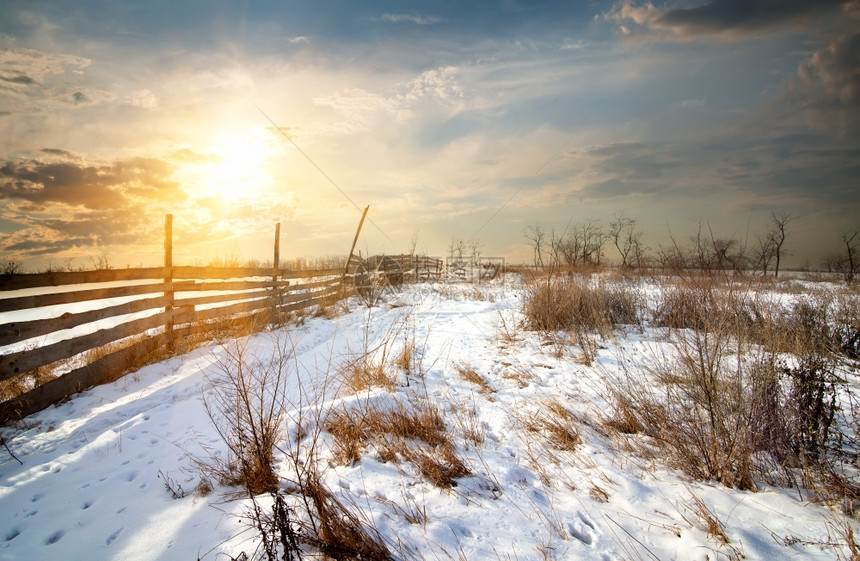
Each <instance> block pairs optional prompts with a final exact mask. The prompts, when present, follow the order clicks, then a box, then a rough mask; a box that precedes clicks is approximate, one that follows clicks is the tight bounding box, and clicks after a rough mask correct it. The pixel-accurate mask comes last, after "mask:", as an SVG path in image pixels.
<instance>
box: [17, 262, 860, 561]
mask: <svg viewBox="0 0 860 561" xmlns="http://www.w3.org/2000/svg"><path fill="white" fill-rule="evenodd" d="M521 299H522V291H521V287H519V286H518V284H517V282H516V280H513V279H509V280H508V281H507V282H505V283H499V284H490V285H483V286H480V287H475V286H473V285H468V284H453V285H451V284H439V285H428V284H424V285H416V286H412V287H407V288H405V289H404V290H403V291H402V292H401V293H399V294H397V295H393V296H390V297H389V298H387V300H386V301H385V302H384V303H383V304H382V305H380V306H378V307H375V308H372V309H367V308H365V307H363V306H361V305H359V303H358V302H357V301H356V302H349V303H347V307H348V310H346V311H345V313H343V314H341V315H339V316H337V317H335V318H334V319H326V318H323V317H318V318H312V319H309V320H307V321H306V322H304V323H303V324H301V325H298V326H296V325H293V326H290V327H288V328H285V329H282V330H277V331H271V332H266V333H261V334H257V335H254V336H251V337H248V338H245V339H242V340H240V341H236V342H231V343H227V344H226V345H225V346H222V345H218V344H215V343H213V344H212V345H211V346H208V347H204V348H200V349H197V350H195V351H193V352H191V353H189V354H186V355H183V356H179V357H175V358H173V359H170V360H168V361H165V362H162V363H159V364H155V365H152V366H148V367H145V368H143V369H141V370H140V371H138V372H135V373H131V374H129V375H126V376H125V377H124V378H122V379H120V380H118V381H117V382H115V383H113V384H110V385H106V386H101V387H98V388H94V389H91V390H89V391H86V392H83V393H81V394H79V395H77V396H75V397H74V398H73V399H71V400H69V401H68V402H66V403H64V404H62V405H59V406H57V407H52V408H50V409H48V410H45V411H43V412H41V413H38V414H35V415H32V416H30V417H28V418H27V419H26V420H25V421H24V422H23V423H20V424H19V425H18V426H16V427H11V428H3V429H0V430H2V435H3V438H4V439H5V441H6V442H7V443H8V445H9V447H10V449H11V450H12V451H13V452H14V453H15V454H16V455H17V457H18V458H20V460H21V462H22V463H23V464H19V463H18V462H17V461H16V460H15V459H13V458H12V457H11V456H10V455H9V454H8V453H7V451H6V450H4V449H0V508H2V512H3V516H2V519H0V559H10V560H12V559H15V560H17V559H88V560H99V559H116V560H122V561H144V560H155V559H165V560H166V559H184V560H191V559H204V560H213V561H214V560H220V559H229V558H239V557H240V555H241V553H242V552H246V553H247V554H249V555H250V554H251V553H253V551H254V550H255V547H256V542H255V540H256V534H255V532H254V531H253V530H251V529H249V527H248V517H247V512H248V508H249V501H248V499H247V498H242V497H239V496H238V493H237V490H238V489H237V488H225V487H223V486H219V485H216V486H215V489H214V491H212V492H211V493H209V494H206V495H201V494H200V493H194V492H191V491H193V490H194V489H195V487H197V485H198V483H199V481H200V479H201V477H202V476H203V475H202V472H201V469H200V467H199V463H200V462H204V463H205V462H206V461H211V460H209V459H210V458H211V457H212V456H213V455H214V456H219V455H220V456H221V457H223V455H224V454H225V452H224V450H225V445H224V443H223V441H222V440H221V439H220V437H219V436H218V434H217V432H216V431H215V428H214V426H213V424H212V421H211V420H210V418H209V416H208V415H207V413H206V410H205V407H204V399H205V397H204V396H206V395H208V393H209V392H211V389H212V388H211V384H212V381H213V380H214V379H215V378H217V377H218V376H219V375H220V374H222V373H223V372H222V371H223V369H224V365H225V364H228V363H229V362H230V360H231V359H230V357H231V356H234V355H235V354H236V352H237V349H242V352H244V353H245V356H246V358H249V362H250V363H254V362H257V363H260V364H266V363H268V362H271V360H272V359H273V357H274V358H277V353H276V352H275V350H276V349H277V348H282V349H283V348H286V349H288V350H289V351H290V352H291V356H290V357H289V359H288V360H287V363H288V365H289V375H290V383H289V386H288V389H287V390H286V395H285V397H286V398H287V399H288V400H289V403H291V404H293V406H294V409H293V410H291V411H288V414H287V416H286V418H285V420H284V424H285V427H284V429H285V430H284V434H285V435H286V436H285V437H286V438H288V439H293V438H295V437H296V434H297V432H299V431H298V430H297V427H296V424H297V422H298V421H301V423H302V424H303V426H302V435H304V434H307V433H309V432H310V433H313V428H312V427H309V426H308V425H309V424H312V423H313V422H314V420H319V419H321V418H322V416H324V415H325V414H326V413H328V412H333V411H339V410H344V409H346V408H350V407H362V406H368V404H370V403H381V404H385V403H389V404H394V403H409V402H414V401H416V400H425V399H426V400H429V402H430V403H432V404H435V405H436V407H437V408H438V409H439V411H440V413H441V414H442V416H443V419H444V421H445V426H446V427H447V430H448V431H449V433H450V434H451V435H452V438H453V441H454V443H455V450H454V451H455V453H456V454H457V455H459V457H460V458H462V460H463V461H464V463H465V465H466V467H467V468H468V471H469V472H470V474H469V475H467V476H464V477H460V478H458V479H457V481H456V483H457V485H456V486H454V487H451V488H440V487H438V486H434V485H433V484H432V483H430V482H429V481H427V480H426V478H423V477H422V476H421V475H420V474H419V473H418V472H417V470H416V469H415V468H414V467H413V466H412V465H411V464H409V463H406V462H387V463H386V462H382V461H380V460H379V459H378V455H377V454H375V453H374V452H373V450H370V449H368V450H365V451H364V453H363V454H362V456H361V458H360V460H359V461H358V462H356V463H354V464H352V465H342V464H340V463H337V462H329V461H328V458H329V456H328V453H329V452H328V445H330V444H331V438H330V436H329V435H327V434H325V433H322V434H321V436H320V438H319V449H320V468H321V469H322V470H323V480H324V482H325V483H326V485H327V487H328V488H329V490H331V491H332V492H333V493H334V494H335V496H336V497H338V498H339V499H340V501H341V502H343V503H344V504H347V505H349V506H350V508H352V510H353V512H355V513H357V514H358V515H359V517H360V518H361V519H362V520H363V521H364V522H365V523H367V524H368V525H370V526H373V527H375V528H376V529H377V530H378V532H379V534H380V535H381V536H382V538H383V539H384V541H385V543H386V545H387V546H388V548H389V550H390V551H391V552H392V554H393V556H394V557H395V558H403V559H470V560H473V559H474V560H477V559H502V560H520V561H525V560H528V559H589V560H590V559H605V560H609V559H631V560H638V559H664V560H665V559H702V560H704V559H727V558H746V559H828V560H830V559H834V558H839V557H841V558H845V559H848V558H849V557H850V553H849V552H848V551H847V549H843V548H842V546H841V545H833V544H835V543H836V542H839V541H840V540H841V539H842V538H841V537H840V533H839V531H840V528H842V527H843V526H842V524H843V523H844V522H843V521H842V519H840V518H839V517H838V516H837V515H836V514H835V513H834V512H833V511H831V510H828V509H827V508H825V507H823V506H821V505H818V504H816V503H812V502H809V501H807V500H804V498H802V497H799V495H798V491H797V490H796V489H779V488H772V487H768V486H766V485H764V484H760V485H759V487H760V488H759V490H758V492H755V493H754V492H744V491H737V490H733V489H728V488H725V487H723V486H721V485H717V484H705V483H698V482H693V481H690V480H689V479H688V478H687V477H685V476H684V475H683V474H681V473H678V472H675V471H672V470H670V469H668V468H667V467H666V465H664V464H663V463H662V462H661V461H660V458H647V459H645V458H641V457H637V456H636V455H634V454H632V453H631V452H630V451H629V450H627V449H626V448H625V447H624V446H622V445H621V443H620V441H619V440H618V437H617V436H612V435H611V434H609V433H608V432H607V431H604V430H601V428H600V427H601V424H600V421H599V420H600V416H601V415H602V414H609V410H608V405H607V401H606V396H607V395H608V391H607V388H608V386H609V385H611V384H612V383H613V381H614V380H615V379H616V377H618V376H621V368H620V365H621V363H622V362H623V363H624V365H625V368H627V369H630V368H636V365H637V364H639V362H640V361H643V360H647V357H648V356H652V355H653V353H654V352H655V346H657V345H660V344H662V343H661V341H660V338H659V335H658V334H657V332H656V331H653V332H652V331H651V330H647V329H646V330H644V331H643V330H639V329H636V328H633V327H630V328H629V329H622V330H620V331H619V332H618V333H617V335H616V338H615V339H614V340H606V341H600V346H599V348H598V349H597V354H596V357H595V359H594V361H593V362H591V364H590V365H587V364H585V363H586V362H588V361H585V360H582V357H581V353H580V351H579V350H578V349H577V348H576V347H573V346H570V347H562V346H560V345H559V344H547V342H546V341H545V340H544V338H543V337H542V335H541V334H540V333H536V332H526V331H524V330H522V329H521V328H520V323H521V320H522V316H521V311H520V309H521ZM410 341H414V343H415V348H416V354H415V355H414V357H413V366H414V367H413V368H411V369H410V370H411V372H408V373H407V371H405V370H403V369H401V368H398V367H396V366H394V364H393V359H394V357H395V355H397V353H398V352H399V348H400V347H402V345H403V344H404V343H406V342H410ZM368 352H370V355H371V357H375V358H377V359H378V360H383V359H384V360H386V361H387V362H386V368H387V370H388V371H389V374H390V375H391V376H392V377H393V379H394V380H395V387H394V389H393V390H392V391H390V392H389V391H387V390H384V389H381V388H375V389H369V390H363V391H362V392H359V394H358V395H350V394H349V392H348V391H347V390H346V389H345V388H344V387H343V386H342V384H341V383H340V382H341V379H340V377H339V372H340V371H341V370H343V368H342V366H343V365H344V364H346V363H348V362H350V361H352V360H355V359H356V358H358V357H360V356H362V355H364V354H365V353H368ZM383 355H385V357H383ZM468 366H471V367H472V368H473V369H474V371H475V372H476V373H478V374H480V375H481V376H482V377H483V379H484V380H485V381H486V384H487V387H481V386H480V385H478V384H476V383H473V382H470V381H467V380H465V379H464V376H463V375H461V373H460V372H459V370H463V369H464V368H465V367H468ZM323 382H325V383H323ZM299 390H301V391H299ZM210 402H211V401H210ZM550 403H555V404H561V405H562V406H563V407H564V408H566V409H568V410H569V412H570V413H571V416H572V419H573V423H574V424H575V427H576V431H577V432H578V434H579V437H580V438H581V441H580V442H579V443H578V445H576V446H575V447H574V448H573V449H572V450H565V449H563V447H558V446H554V445H553V444H552V443H550V442H548V441H547V440H546V439H545V438H544V435H542V434H541V433H540V432H535V431H533V430H530V427H531V426H533V422H532V421H534V420H535V419H538V418H539V417H540V416H541V415H542V414H543V412H544V411H546V408H547V407H548V405H547V404H550ZM299 406H301V407H299ZM380 406H382V407H385V406H386V405H380ZM283 448H285V449H286V448H290V447H289V446H286V445H285V446H283ZM291 449H295V448H291ZM285 460H286V458H285V457H284V455H283V453H282V452H279V453H278V454H277V455H276V462H277V465H278V469H279V471H280V472H281V473H282V474H283V476H284V485H285V487H286V486H287V485H288V482H287V480H288V479H289V478H290V477H291V475H290V474H291V473H292V472H291V471H290V465H289V462H287V461H285ZM165 483H169V486H170V487H172V488H173V489H174V491H176V490H179V488H180V487H181V490H182V491H183V493H180V494H185V492H188V493H187V494H185V496H184V497H182V498H174V494H173V493H171V491H170V490H169V489H168V485H166V484H165ZM288 496H289V497H290V498H291V500H298V498H297V497H296V496H295V495H288ZM702 505H703V506H704V509H703V508H702ZM704 512H707V513H710V516H711V517H712V519H713V520H715V521H717V522H718V523H719V524H721V525H722V527H723V529H724V532H725V536H726V537H727V540H728V543H725V542H724V541H721V540H719V539H718V538H716V537H714V536H713V535H712V534H711V535H709V532H708V522H707V517H706V516H705V515H704V514H703V513H704ZM853 524H854V532H855V535H860V526H858V525H857V524H856V523H853Z"/></svg>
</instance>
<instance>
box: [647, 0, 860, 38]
mask: <svg viewBox="0 0 860 561" xmlns="http://www.w3.org/2000/svg"><path fill="white" fill-rule="evenodd" d="M844 4H846V2H845V1H844V0H814V1H810V0H711V1H710V2H708V3H707V4H703V5H701V6H696V7H694V8H676V9H674V10H668V11H667V12H664V13H663V14H662V15H660V16H658V17H657V18H656V19H655V20H654V24H655V25H656V26H659V27H666V28H670V29H672V30H674V31H675V32H676V33H678V34H679V35H683V36H695V35H706V34H712V33H725V32H741V33H744V32H754V31H760V30H764V29H770V28H774V27H781V26H784V25H792V24H796V23H803V22H808V21H810V20H813V19H816V18H818V17H820V16H822V15H823V14H825V13H827V12H829V11H833V10H834V8H837V7H839V6H841V5H844Z"/></svg>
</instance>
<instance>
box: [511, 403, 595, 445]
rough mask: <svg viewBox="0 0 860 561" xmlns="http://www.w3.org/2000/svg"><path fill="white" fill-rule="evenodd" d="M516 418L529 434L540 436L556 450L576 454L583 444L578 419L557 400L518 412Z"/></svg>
mask: <svg viewBox="0 0 860 561" xmlns="http://www.w3.org/2000/svg"><path fill="white" fill-rule="evenodd" d="M516 418H517V419H518V420H519V424H520V425H521V426H522V427H523V428H524V429H525V430H526V431H527V432H528V433H531V434H536V435H540V436H541V437H542V438H543V439H544V441H545V442H547V443H549V444H550V445H552V446H553V448H555V449H556V450H560V451H564V452H575V451H576V449H577V447H578V446H579V444H580V443H581V442H582V437H581V436H580V434H579V430H578V429H577V426H576V425H577V421H576V418H575V417H574V415H573V413H572V412H571V411H570V410H569V409H568V408H567V407H565V406H564V405H563V404H562V403H561V402H560V401H558V400H557V399H548V400H544V401H540V402H538V403H537V404H536V407H529V408H528V409H527V410H523V411H518V412H517V413H516Z"/></svg>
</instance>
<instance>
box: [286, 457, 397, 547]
mask: <svg viewBox="0 0 860 561" xmlns="http://www.w3.org/2000/svg"><path fill="white" fill-rule="evenodd" d="M302 494H303V496H304V500H305V502H306V504H307V505H308V509H307V510H308V514H309V515H310V520H309V522H307V523H306V527H305V538H304V539H305V541H308V542H309V543H310V544H311V545H313V546H315V547H316V548H318V549H319V551H320V552H321V553H322V554H323V555H324V558H326V559H328V558H331V559H368V560H373V561H380V560H388V559H392V556H391V552H390V551H389V549H388V547H387V546H386V545H385V542H384V540H383V539H382V536H381V535H380V534H379V532H378V531H376V529H375V528H373V527H372V526H368V525H366V524H364V523H363V522H362V521H361V519H360V518H359V517H358V516H357V515H356V514H354V513H353V512H352V511H351V510H350V509H349V508H347V507H346V505H344V504H343V503H342V502H341V501H339V500H338V499H337V497H335V496H334V495H333V494H332V493H331V492H330V491H329V490H328V489H327V488H326V487H325V486H324V485H323V484H322V483H321V479H320V476H319V475H318V474H316V473H315V472H313V473H311V474H310V475H309V476H308V477H307V478H306V479H305V481H304V483H303V485H302Z"/></svg>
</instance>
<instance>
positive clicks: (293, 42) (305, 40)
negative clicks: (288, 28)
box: [287, 35, 311, 45]
mask: <svg viewBox="0 0 860 561" xmlns="http://www.w3.org/2000/svg"><path fill="white" fill-rule="evenodd" d="M310 42H311V41H310V39H308V38H307V37H305V36H304V35H298V36H296V37H288V38H287V43H290V44H291V45H297V44H299V43H310Z"/></svg>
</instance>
